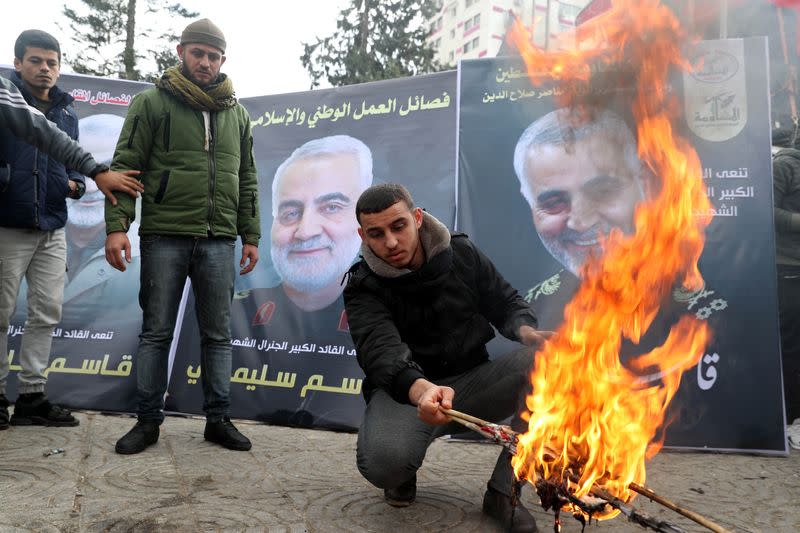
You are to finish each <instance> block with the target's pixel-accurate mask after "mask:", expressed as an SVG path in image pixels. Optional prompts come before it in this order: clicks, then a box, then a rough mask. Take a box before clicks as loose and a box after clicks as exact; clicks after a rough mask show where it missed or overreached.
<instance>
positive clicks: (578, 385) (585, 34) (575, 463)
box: [510, 0, 711, 519]
mask: <svg viewBox="0 0 800 533" xmlns="http://www.w3.org/2000/svg"><path fill="white" fill-rule="evenodd" d="M571 37H573V38H574V39H575V45H576V46H575V47H574V48H573V49H572V50H569V51H559V52H554V53H546V52H544V51H542V50H539V49H537V48H535V47H534V46H533V45H531V44H530V43H531V38H530V35H529V33H528V32H527V30H526V29H525V28H524V27H523V26H522V25H521V24H520V23H519V22H517V24H516V25H515V26H514V28H513V29H512V31H511V34H510V39H511V40H512V42H513V43H514V44H515V45H516V47H517V48H518V49H519V50H520V52H521V54H522V57H523V59H524V61H525V64H526V66H527V70H528V74H529V77H530V79H531V81H532V83H533V84H534V85H540V84H542V83H543V82H545V81H550V80H556V81H557V82H558V83H559V86H560V87H559V88H560V94H561V97H560V98H561V101H560V102H559V103H560V104H561V105H563V106H565V107H568V108H570V109H571V110H573V113H572V114H571V117H570V120H574V121H576V122H578V123H580V122H581V121H588V120H591V117H592V115H593V114H594V113H595V112H596V110H595V108H596V104H597V100H598V97H597V96H596V95H594V96H593V92H592V90H593V85H592V83H593V81H595V80H597V79H598V77H602V78H603V79H604V80H605V83H611V84H612V85H619V86H621V85H622V84H623V80H625V76H628V77H630V76H633V78H634V82H635V98H634V100H633V102H632V109H631V112H632V115H633V117H634V119H635V121H636V130H637V138H638V155H639V158H640V160H641V161H642V163H643V164H644V166H645V167H646V169H647V170H648V171H649V172H650V173H652V174H653V175H654V176H655V177H656V179H657V181H658V186H657V187H656V190H655V191H654V193H653V194H652V195H651V196H650V197H649V198H648V199H647V200H645V201H644V202H642V203H641V204H640V205H639V206H638V207H637V210H636V213H635V216H634V232H633V233H632V234H630V235H625V234H623V232H622V231H620V230H612V231H611V232H610V233H609V234H608V235H606V236H603V237H601V248H602V254H601V255H590V256H589V258H588V260H587V261H586V262H585V263H584V264H583V266H582V268H581V278H582V284H581V287H580V288H579V290H578V292H577V294H576V295H575V297H574V298H573V300H572V301H571V302H570V304H569V305H568V306H567V307H566V309H565V312H564V322H563V324H562V325H561V327H560V329H559V330H558V332H557V335H556V336H555V337H554V338H553V339H552V340H550V341H549V342H548V343H547V344H546V345H545V346H544V348H543V349H542V350H541V351H540V352H539V353H538V354H537V357H536V366H535V369H534V371H533V373H532V374H531V381H532V383H533V392H532V394H531V395H530V396H528V398H527V399H526V402H527V408H528V410H529V411H530V416H529V420H528V421H529V425H528V430H527V432H525V433H524V434H522V435H520V436H519V439H518V443H517V453H516V455H515V457H514V459H513V465H514V469H515V472H516V474H517V476H518V478H519V479H527V480H529V481H530V482H532V483H534V484H535V485H537V489H540V495H542V487H544V486H546V485H548V484H549V485H550V486H553V485H555V486H560V487H565V488H566V491H567V492H568V493H569V494H571V495H573V496H575V497H582V496H585V495H588V494H589V493H590V492H592V491H593V490H595V491H596V490H602V491H605V492H607V493H610V494H611V495H613V496H615V497H617V498H619V499H620V500H622V501H624V502H628V501H630V500H631V499H632V498H633V496H634V492H633V491H632V490H631V488H630V486H631V484H634V485H641V484H644V482H645V460H646V459H648V458H650V457H652V456H654V455H655V454H656V453H658V451H659V450H660V447H661V442H660V439H659V438H658V436H659V434H660V432H663V426H664V423H665V416H666V411H667V407H668V406H669V403H670V401H671V400H672V398H673V396H674V395H675V393H676V391H677V389H678V386H679V384H680V379H681V374H682V373H683V372H684V371H685V370H687V369H689V368H691V367H692V366H694V365H695V364H696V363H697V362H698V360H699V358H700V356H701V355H702V353H703V350H704V348H705V346H706V344H707V343H708V341H709V338H710V332H709V330H708V327H707V326H706V324H705V323H704V322H702V321H700V320H697V319H696V318H694V317H688V316H687V317H683V318H681V319H680V320H679V321H678V323H677V324H676V325H674V326H673V328H672V329H671V331H670V334H669V336H668V337H667V339H666V341H665V342H664V344H663V345H661V346H659V347H657V348H655V349H653V350H651V351H649V352H647V353H644V354H642V355H640V356H638V357H636V358H634V359H632V360H630V361H628V362H627V363H626V364H623V363H622V362H621V360H620V348H621V345H622V341H623V338H624V339H628V340H629V341H631V342H633V343H634V344H638V342H639V340H640V339H641V337H642V335H643V334H644V333H645V332H646V331H647V330H648V328H649V326H650V325H651V323H652V322H653V320H654V319H655V317H656V315H657V314H658V312H659V308H660V305H661V303H662V302H663V301H664V300H665V299H666V298H667V296H668V295H669V294H670V293H671V291H672V290H673V289H675V288H676V286H682V287H683V288H684V289H686V290H689V291H697V290H699V289H701V288H702V286H703V280H702V277H701V275H700V272H699V270H698V267H697V262H698V260H699V258H700V255H701V253H702V251H703V244H704V230H705V227H706V226H707V225H708V223H709V222H710V217H708V216H701V217H698V216H696V215H695V213H707V212H709V208H710V207H711V204H710V202H709V200H708V198H707V196H706V193H705V188H704V186H703V183H702V178H701V166H700V161H699V159H698V157H697V154H696V153H695V151H694V149H693V148H692V147H691V146H690V145H689V143H688V142H687V140H685V139H683V138H681V137H680V136H679V135H678V134H677V133H676V132H675V131H674V130H673V127H672V121H673V119H674V115H675V113H676V112H677V110H678V109H679V106H677V105H676V102H675V101H673V97H672V95H671V94H670V92H669V90H668V84H667V76H668V72H669V70H670V68H673V67H675V66H678V67H681V68H684V69H689V68H690V65H689V64H688V61H687V60H685V59H684V58H683V55H682V50H681V44H682V43H683V42H684V40H685V35H684V33H683V30H682V29H681V27H680V25H679V23H678V21H677V19H676V17H675V16H674V14H673V13H672V12H671V11H669V9H667V8H666V7H664V6H662V5H660V4H659V2H658V1H656V0H614V1H613V2H612V5H611V8H610V9H609V10H608V11H606V12H604V13H602V14H600V15H598V16H597V17H595V18H593V19H591V20H590V21H588V22H587V23H585V24H583V25H582V26H580V27H579V28H577V29H576V30H575V32H574V34H573V35H571ZM623 67H624V69H623ZM615 76H617V77H616V78H615ZM629 81H630V80H629V78H628V79H627V80H626V81H625V82H626V83H629ZM645 373H647V374H656V375H658V376H660V379H659V380H658V381H656V382H645V381H644V380H642V379H641V378H640V376H641V375H643V374H645ZM565 507H566V508H567V509H568V510H570V511H572V512H574V513H576V514H579V515H583V516H584V517H585V515H586V512H585V510H582V509H581V508H580V507H579V506H577V505H576V504H574V503H572V504H567V505H566V506H565ZM618 512H619V511H618V510H616V509H608V508H606V510H605V511H602V512H600V514H599V516H597V517H598V518H601V519H603V518H611V517H613V516H615V515H616V514H617V513H618Z"/></svg>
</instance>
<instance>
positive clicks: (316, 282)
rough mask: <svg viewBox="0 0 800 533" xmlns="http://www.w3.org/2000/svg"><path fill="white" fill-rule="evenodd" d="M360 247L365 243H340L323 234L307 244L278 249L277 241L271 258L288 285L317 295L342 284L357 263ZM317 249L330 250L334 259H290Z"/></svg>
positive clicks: (289, 245) (348, 241) (350, 241)
mask: <svg viewBox="0 0 800 533" xmlns="http://www.w3.org/2000/svg"><path fill="white" fill-rule="evenodd" d="M360 246H361V241H360V240H359V239H358V238H356V239H348V240H346V241H343V242H341V243H340V244H336V243H334V242H333V241H332V240H330V239H329V238H328V237H326V236H323V235H319V236H317V237H314V238H312V239H309V240H306V241H297V240H294V241H292V242H290V243H289V244H288V245H285V246H277V245H275V243H274V242H273V243H272V247H271V249H270V255H271V256H272V264H273V265H275V270H276V271H277V272H278V275H279V276H280V277H281V280H282V282H283V283H284V284H285V285H288V286H289V287H291V288H293V289H294V290H296V291H299V292H313V291H318V290H321V289H324V288H325V287H327V286H328V285H331V284H332V283H337V282H339V280H340V279H341V277H342V276H343V275H344V273H345V272H346V271H347V269H348V268H350V265H352V264H353V259H355V257H356V254H358V250H359V248H360ZM314 248H328V251H329V253H330V256H329V257H325V258H324V260H320V258H319V257H303V256H296V255H293V256H292V257H291V258H290V257H289V255H290V253H291V252H294V251H302V250H311V249H314ZM337 248H338V249H337Z"/></svg>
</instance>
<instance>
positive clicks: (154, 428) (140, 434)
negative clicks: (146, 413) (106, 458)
mask: <svg viewBox="0 0 800 533" xmlns="http://www.w3.org/2000/svg"><path fill="white" fill-rule="evenodd" d="M158 434H159V429H158V423H157V422H148V421H145V420H139V421H138V422H136V425H135V426H133V429H131V430H130V431H129V432H127V433H126V434H125V435H123V436H122V438H121V439H119V440H118V441H117V445H116V446H115V447H114V450H115V451H116V452H117V453H121V454H123V455H130V454H134V453H139V452H141V451H144V449H145V448H147V447H148V446H151V445H153V444H155V443H156V442H158Z"/></svg>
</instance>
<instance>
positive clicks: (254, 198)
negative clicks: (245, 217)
mask: <svg viewBox="0 0 800 533" xmlns="http://www.w3.org/2000/svg"><path fill="white" fill-rule="evenodd" d="M251 194H252V196H251V197H250V206H251V209H252V214H251V215H250V216H252V217H253V218H255V217H256V191H253V192H252V193H251Z"/></svg>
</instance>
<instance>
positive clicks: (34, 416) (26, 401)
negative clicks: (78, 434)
mask: <svg viewBox="0 0 800 533" xmlns="http://www.w3.org/2000/svg"><path fill="white" fill-rule="evenodd" d="M78 424H80V422H78V420H77V419H76V418H75V417H74V416H72V413H70V412H69V411H68V410H67V409H64V408H63V407H60V406H58V405H55V404H52V403H50V401H49V400H48V399H47V396H45V395H44V393H42V392H36V393H32V394H20V395H19V397H18V398H17V401H16V403H15V404H14V414H13V415H12V416H11V425H12V426H54V427H71V426H77V425H78Z"/></svg>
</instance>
